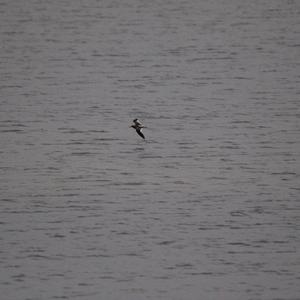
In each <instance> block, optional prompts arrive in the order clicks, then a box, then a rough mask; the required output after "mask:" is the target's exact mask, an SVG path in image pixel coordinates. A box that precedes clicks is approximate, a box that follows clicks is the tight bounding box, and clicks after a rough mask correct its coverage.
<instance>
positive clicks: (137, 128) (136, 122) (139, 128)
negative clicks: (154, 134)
mask: <svg viewBox="0 0 300 300" xmlns="http://www.w3.org/2000/svg"><path fill="white" fill-rule="evenodd" d="M133 123H134V124H132V125H131V126H130V127H132V128H134V129H135V131H136V133H137V134H138V135H139V136H140V137H142V138H143V139H145V136H144V134H143V133H142V128H144V127H145V126H144V125H143V124H142V123H141V122H140V121H139V120H138V119H134V120H133Z"/></svg>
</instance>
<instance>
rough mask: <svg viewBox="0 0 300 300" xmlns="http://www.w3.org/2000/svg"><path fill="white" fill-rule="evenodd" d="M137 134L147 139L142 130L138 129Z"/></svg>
mask: <svg viewBox="0 0 300 300" xmlns="http://www.w3.org/2000/svg"><path fill="white" fill-rule="evenodd" d="M136 133H137V134H138V135H139V136H140V137H142V138H143V139H145V136H144V134H143V133H142V131H141V129H136Z"/></svg>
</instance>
